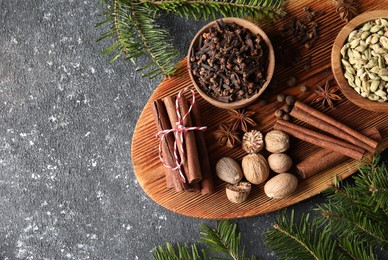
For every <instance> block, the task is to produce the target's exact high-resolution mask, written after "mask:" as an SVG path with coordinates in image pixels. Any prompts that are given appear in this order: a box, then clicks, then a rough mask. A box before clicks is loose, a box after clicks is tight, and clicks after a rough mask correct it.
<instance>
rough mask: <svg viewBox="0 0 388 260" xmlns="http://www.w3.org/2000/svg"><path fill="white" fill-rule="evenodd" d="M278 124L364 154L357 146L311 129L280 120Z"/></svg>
mask: <svg viewBox="0 0 388 260" xmlns="http://www.w3.org/2000/svg"><path fill="white" fill-rule="evenodd" d="M279 124H283V125H286V126H287V127H289V128H292V129H295V130H297V131H301V132H303V133H305V134H307V135H310V136H312V137H314V138H317V139H321V140H323V141H328V142H331V143H335V144H338V145H340V146H343V147H345V148H349V149H351V150H353V151H357V152H360V153H361V154H364V153H365V150H364V149H362V148H360V147H357V146H355V145H353V144H349V143H346V142H344V141H341V140H339V139H336V138H334V137H331V136H328V135H325V134H321V133H319V132H315V131H313V130H311V129H308V128H304V127H302V126H298V125H296V124H292V123H290V122H287V121H284V120H280V121H279Z"/></svg>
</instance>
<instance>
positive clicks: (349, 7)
mask: <svg viewBox="0 0 388 260" xmlns="http://www.w3.org/2000/svg"><path fill="white" fill-rule="evenodd" d="M334 4H335V6H336V9H335V11H336V12H337V13H338V14H339V15H340V18H341V19H342V20H344V21H345V22H349V21H350V20H352V19H353V18H354V17H355V16H357V15H358V8H359V2H358V0H334Z"/></svg>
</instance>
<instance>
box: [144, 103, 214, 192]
mask: <svg viewBox="0 0 388 260" xmlns="http://www.w3.org/2000/svg"><path fill="white" fill-rule="evenodd" d="M176 98H177V96H168V97H165V98H163V99H157V100H155V101H153V102H152V104H151V108H152V114H153V117H154V121H155V124H156V127H157V131H158V132H161V131H164V130H169V129H173V128H174V127H176V125H177V122H178V120H179V118H178V114H177V112H179V113H180V115H186V116H185V117H184V118H183V121H182V123H183V127H192V126H201V115H200V110H199V107H198V104H197V103H194V104H193V105H192V108H191V111H190V112H189V104H188V101H187V99H186V98H185V96H183V95H181V96H180V97H179V99H178V104H179V107H177V106H176ZM161 142H162V143H161V152H162V159H163V161H164V163H165V164H166V165H169V166H176V160H177V159H178V160H179V161H182V162H183V164H182V165H181V167H180V169H172V168H173V167H172V168H169V167H166V168H165V174H166V175H165V176H166V186H167V188H175V190H176V191H177V192H181V191H201V193H202V194H211V193H213V192H214V185H213V177H212V173H211V168H210V162H209V156H208V151H207V146H206V142H205V138H204V135H203V132H202V131H200V130H198V131H184V133H183V142H182V140H180V138H177V137H176V135H175V134H174V132H171V133H169V134H167V135H166V136H165V137H164V138H163V139H161ZM175 142H176V145H177V147H182V148H183V150H181V149H178V151H179V154H178V153H177V152H176V150H175V151H174V145H175ZM180 172H181V173H183V176H184V178H182V176H181V174H180Z"/></svg>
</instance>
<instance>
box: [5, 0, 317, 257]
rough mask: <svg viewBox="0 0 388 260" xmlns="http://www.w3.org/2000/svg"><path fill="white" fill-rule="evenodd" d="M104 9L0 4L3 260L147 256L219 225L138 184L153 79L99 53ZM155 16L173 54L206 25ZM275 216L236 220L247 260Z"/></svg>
mask: <svg viewBox="0 0 388 260" xmlns="http://www.w3.org/2000/svg"><path fill="white" fill-rule="evenodd" d="M96 2H97V3H96ZM101 11H102V8H101V7H100V6H99V5H98V1H90V0H85V1H75V0H54V1H48V0H46V1H44V0H34V1H25V0H9V1H7V0H0V259H150V258H151V252H152V250H153V248H154V246H155V245H159V244H165V242H171V243H176V242H180V243H183V242H188V243H191V242H194V241H196V240H197V239H199V230H200V228H199V225H200V224H201V223H204V224H208V225H215V224H216V222H215V221H203V220H199V219H192V218H187V217H183V216H180V215H176V214H173V213H171V212H170V211H168V210H166V209H164V208H161V207H159V206H158V205H157V204H155V203H154V202H153V201H151V200H150V199H149V198H148V196H147V195H146V194H145V193H144V192H143V191H142V189H141V188H140V187H139V185H138V183H137V181H136V178H135V176H134V174H133V170H132V166H131V155H130V146H131V138H132V133H133V129H134V126H135V124H136V121H137V118H138V116H139V114H140V112H141V110H142V108H143V106H144V104H145V103H146V101H147V99H148V98H149V96H150V95H151V93H152V91H153V90H154V89H155V88H156V86H157V85H158V83H159V82H160V78H159V79H155V80H148V79H144V78H141V77H140V74H138V73H134V69H135V66H134V65H132V64H131V63H129V62H122V61H117V62H115V63H113V64H110V63H109V59H110V57H108V56H101V55H100V54H99V52H100V51H101V50H102V49H103V48H105V47H107V46H108V44H109V42H108V41H105V42H100V43H96V39H97V38H98V37H99V36H100V35H101V34H102V32H103V28H95V24H96V23H97V22H100V21H101V20H102V19H103V18H102V17H100V16H99V14H100V13H101ZM159 20H160V23H161V24H162V25H163V26H164V27H166V28H167V29H168V30H170V31H171V34H172V35H178V37H179V38H178V37H177V38H176V39H174V44H175V46H176V47H177V48H178V49H179V50H180V51H181V53H182V55H181V58H182V57H183V56H184V53H185V52H186V50H187V48H188V45H189V41H190V39H191V37H192V36H193V35H194V34H195V32H196V31H197V30H198V29H199V28H200V27H201V26H202V25H203V24H204V23H203V22H198V23H193V22H191V21H185V20H183V19H180V18H178V17H175V16H165V17H164V16H163V17H161V18H160V19H159ZM320 201H322V197H321V196H316V197H314V198H312V199H309V200H307V201H304V202H301V203H299V204H297V205H296V206H294V207H292V208H294V209H296V211H297V214H301V213H302V212H312V209H313V208H314V207H315V205H316V203H317V202H320ZM276 216H277V213H271V214H266V215H263V216H257V217H251V218H246V219H242V220H238V221H237V223H238V227H239V230H240V231H242V232H243V242H244V244H245V245H246V247H247V252H248V254H255V255H257V256H259V257H260V258H261V259H273V258H274V255H273V254H272V253H271V252H268V250H266V249H265V247H264V245H263V241H262V239H263V235H262V234H263V232H265V231H266V230H267V229H268V228H269V227H270V226H271V224H272V222H273V220H274V219H275V217H276Z"/></svg>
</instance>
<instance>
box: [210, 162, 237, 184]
mask: <svg viewBox="0 0 388 260" xmlns="http://www.w3.org/2000/svg"><path fill="white" fill-rule="evenodd" d="M216 173H217V176H218V178H220V179H221V180H223V181H226V182H228V183H231V184H236V183H238V182H239V181H241V179H242V177H243V172H242V170H241V167H240V165H239V164H238V163H237V162H236V161H235V160H234V159H232V158H230V157H224V158H221V159H220V160H219V161H218V162H217V164H216Z"/></svg>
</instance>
